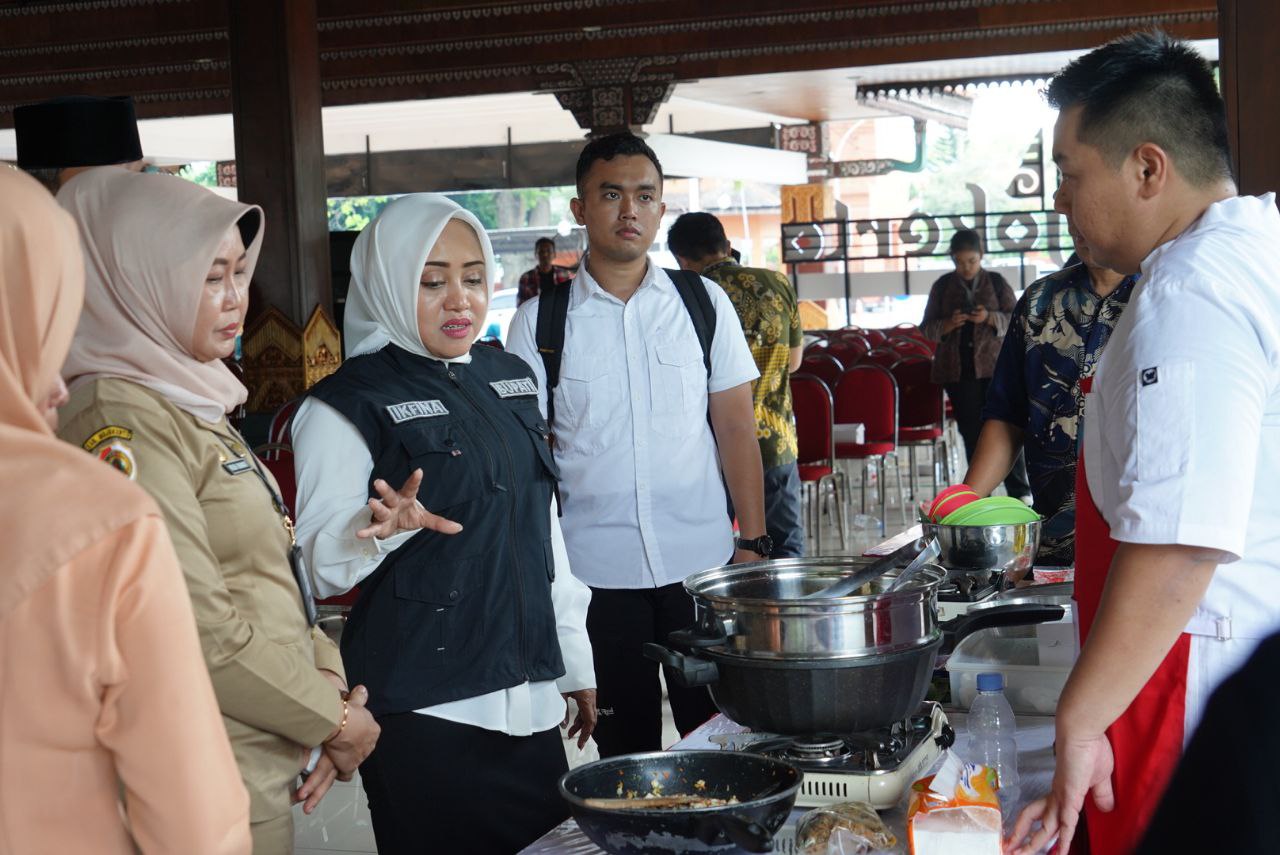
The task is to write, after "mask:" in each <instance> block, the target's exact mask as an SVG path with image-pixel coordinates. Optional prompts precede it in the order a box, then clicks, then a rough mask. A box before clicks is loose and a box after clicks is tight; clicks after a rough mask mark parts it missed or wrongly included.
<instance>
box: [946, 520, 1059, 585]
mask: <svg viewBox="0 0 1280 855" xmlns="http://www.w3.org/2000/svg"><path fill="white" fill-rule="evenodd" d="M921 529H922V530H923V532H924V536H925V537H929V536H933V537H936V538H937V539H938V544H939V545H940V546H941V547H942V558H941V562H942V564H943V565H944V566H945V567H947V568H948V569H949V570H951V571H952V572H953V573H965V574H971V573H985V574H988V575H989V574H990V573H993V572H1003V573H1004V574H1005V575H1006V577H1007V578H1008V579H1009V580H1010V581H1011V582H1016V581H1018V580H1019V579H1021V578H1022V577H1023V576H1025V575H1026V574H1027V573H1029V572H1031V565H1032V564H1033V563H1034V562H1035V558H1036V552H1037V551H1038V550H1039V549H1040V520H1033V521H1031V522H1026V523H1018V524H1016V525H939V524H937V523H928V522H927V523H921Z"/></svg>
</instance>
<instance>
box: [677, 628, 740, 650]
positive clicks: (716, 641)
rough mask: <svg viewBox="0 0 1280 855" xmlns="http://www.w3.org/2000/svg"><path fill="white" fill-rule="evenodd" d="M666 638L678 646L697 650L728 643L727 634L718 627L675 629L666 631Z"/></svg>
mask: <svg viewBox="0 0 1280 855" xmlns="http://www.w3.org/2000/svg"><path fill="white" fill-rule="evenodd" d="M667 640H668V641H670V642H671V643H672V644H674V645H676V646H678V647H688V648H691V649H693V650H698V649H701V648H703V647H721V646H723V645H725V644H728V643H729V634H728V633H726V632H725V631H723V630H721V629H720V628H719V627H714V628H711V627H707V628H703V627H701V626H695V627H691V628H689V629H677V630H676V631H675V632H671V633H668V634H667Z"/></svg>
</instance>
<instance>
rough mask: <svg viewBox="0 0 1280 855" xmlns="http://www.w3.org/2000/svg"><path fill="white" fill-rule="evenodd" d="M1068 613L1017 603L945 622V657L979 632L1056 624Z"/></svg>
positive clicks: (941, 624)
mask: <svg viewBox="0 0 1280 855" xmlns="http://www.w3.org/2000/svg"><path fill="white" fill-rule="evenodd" d="M1065 614H1066V610H1065V609H1063V608H1062V606H1046V605H1041V604H1040V603H1016V604H1014V605H1009V606H993V607H992V608H986V609H975V610H974V611H972V612H969V613H968V614H966V615H960V616H959V617H955V618H952V619H951V620H948V621H943V622H941V623H940V624H938V626H939V627H940V628H941V629H942V633H943V636H942V639H943V640H942V650H941V651H939V652H941V653H942V654H948V653H950V652H951V651H952V650H954V649H955V646H956V645H957V644H959V643H960V642H961V641H963V640H964V638H965V637H966V636H968V635H972V634H973V633H975V632H977V631H978V630H980V629H991V628H992V627H997V626H1026V625H1028V624H1036V623H1053V622H1054V621H1058V620H1062V618H1063V616H1064V615H1065Z"/></svg>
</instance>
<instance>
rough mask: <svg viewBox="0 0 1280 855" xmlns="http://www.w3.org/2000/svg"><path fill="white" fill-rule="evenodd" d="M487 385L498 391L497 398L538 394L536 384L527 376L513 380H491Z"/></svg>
mask: <svg viewBox="0 0 1280 855" xmlns="http://www.w3.org/2000/svg"><path fill="white" fill-rule="evenodd" d="M489 385H490V386H492V387H493V391H495V392H497V393H498V397H499V398H517V397H520V396H522V395H537V394H538V384H537V383H535V382H533V381H532V380H530V379H529V378H528V377H518V378H516V379H514V380H493V381H491V382H490V383H489Z"/></svg>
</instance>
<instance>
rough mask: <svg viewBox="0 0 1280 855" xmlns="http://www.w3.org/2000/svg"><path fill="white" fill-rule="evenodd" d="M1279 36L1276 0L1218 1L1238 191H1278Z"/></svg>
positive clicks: (1221, 58)
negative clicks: (1276, 66)
mask: <svg viewBox="0 0 1280 855" xmlns="http://www.w3.org/2000/svg"><path fill="white" fill-rule="evenodd" d="M1278 39H1280V3H1277V2H1276V0H1218V43H1219V52H1218V58H1219V61H1220V63H1221V68H1220V70H1221V81H1222V95H1223V98H1224V100H1225V101H1226V103H1227V127H1228V129H1229V132H1230V134H1231V154H1232V159H1233V161H1234V164H1233V165H1234V166H1235V173H1236V183H1237V184H1238V185H1239V187H1240V192H1241V193H1245V194H1250V195H1257V194H1260V193H1267V192H1270V191H1280V157H1278V156H1277V140H1280V76H1278V75H1277V74H1276V73H1275V59H1276V55H1277V44H1280V42H1278V41H1277V40H1278Z"/></svg>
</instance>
